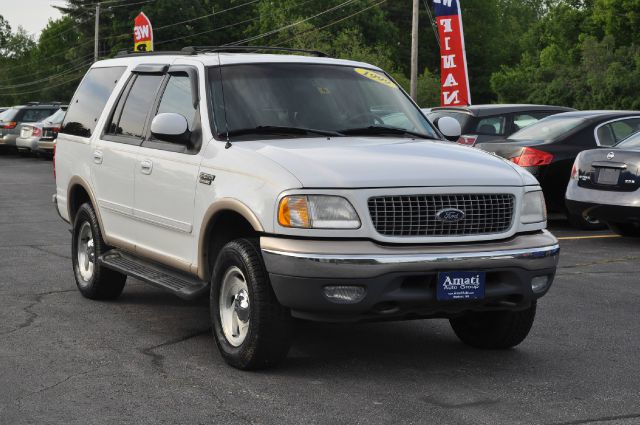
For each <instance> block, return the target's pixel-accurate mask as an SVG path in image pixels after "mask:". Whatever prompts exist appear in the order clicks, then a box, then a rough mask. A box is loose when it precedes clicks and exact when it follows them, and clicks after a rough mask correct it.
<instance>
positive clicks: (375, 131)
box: [340, 125, 432, 139]
mask: <svg viewBox="0 0 640 425" xmlns="http://www.w3.org/2000/svg"><path fill="white" fill-rule="evenodd" d="M340 133H342V134H346V135H348V136H356V135H358V136H360V135H362V136H378V135H383V134H393V135H405V136H412V137H419V138H421V139H431V138H432V137H429V136H427V135H426V134H421V133H416V132H415V131H409V130H405V129H403V128H398V127H384V126H377V125H372V126H369V127H361V128H348V129H346V130H340Z"/></svg>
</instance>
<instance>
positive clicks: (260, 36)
mask: <svg viewBox="0 0 640 425" xmlns="http://www.w3.org/2000/svg"><path fill="white" fill-rule="evenodd" d="M354 1H356V0H347V1H345V2H343V3H340V4H339V5H337V6H334V7H331V8H329V9H326V10H324V11H322V12H320V13H317V14H315V15H313V16H310V17H308V18H305V19H301V20H299V21H297V22H294V23H292V24H289V25H285V26H283V27H280V28H276V29H274V30H271V31H267V32H265V33H262V34H258V35H256V36H253V37H248V38H245V39H243V40H238V41H235V42H233V43H227V44H225V45H224V46H237V45H240V44H244V43H248V42H251V41H254V40H258V39H260V38H264V37H268V36H270V35H273V34H277V33H279V32H281V31H284V30H287V29H289V28H293V27H295V26H298V25H300V24H303V23H305V22H307V21H310V20H312V19H315V18H317V17H318V16H322V15H325V14H327V13H330V12H333V11H335V10H338V9H341V8H343V7H345V6H347V5H349V4H351V3H353V2H354Z"/></svg>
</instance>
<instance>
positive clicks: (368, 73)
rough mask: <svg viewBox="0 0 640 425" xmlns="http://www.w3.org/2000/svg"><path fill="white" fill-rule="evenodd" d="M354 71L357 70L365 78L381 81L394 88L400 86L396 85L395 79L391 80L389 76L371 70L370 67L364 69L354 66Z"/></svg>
mask: <svg viewBox="0 0 640 425" xmlns="http://www.w3.org/2000/svg"><path fill="white" fill-rule="evenodd" d="M354 71H356V72H357V73H358V74H360V75H362V76H363V77H365V78H368V79H370V80H373V81H375V82H376V83H380V84H382V85H385V86H387V87H391V88H392V89H397V88H398V86H396V85H395V83H394V82H393V81H391V80H390V79H388V78H387V77H385V76H384V75H382V74H380V73H378V72H375V71H371V70H369V69H364V68H354Z"/></svg>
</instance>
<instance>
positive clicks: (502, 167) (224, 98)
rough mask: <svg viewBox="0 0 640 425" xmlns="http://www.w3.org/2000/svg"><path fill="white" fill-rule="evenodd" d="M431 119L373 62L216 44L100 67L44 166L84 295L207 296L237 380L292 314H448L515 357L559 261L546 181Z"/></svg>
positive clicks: (260, 358)
mask: <svg viewBox="0 0 640 425" xmlns="http://www.w3.org/2000/svg"><path fill="white" fill-rule="evenodd" d="M440 126H441V129H442V132H440V131H439V130H437V129H436V128H434V127H433V126H432V125H431V124H430V123H429V122H428V120H427V119H426V118H425V116H424V115H423V114H422V113H421V112H420V110H419V108H418V107H417V106H416V105H415V104H414V103H413V102H412V101H411V100H410V98H409V97H408V96H407V94H406V93H405V92H404V91H403V90H402V89H401V88H400V87H399V86H398V85H396V83H394V82H393V81H392V79H391V78H390V77H389V76H388V75H387V74H386V73H385V72H384V71H382V70H380V69H379V68H377V67H375V66H372V65H369V64H366V63H359V62H352V61H347V60H338V59H332V58H327V57H321V56H318V57H316V56H314V55H308V56H301V55H278V54H248V53H247V54H245V53H238V52H224V51H220V49H215V48H209V49H193V48H191V49H185V51H184V54H154V55H144V54H137V55H135V54H134V55H124V56H120V57H117V58H115V59H110V60H104V61H100V62H97V63H95V64H94V65H93V66H92V67H91V69H90V70H89V71H88V73H87V75H86V76H85V77H84V79H83V81H82V82H81V83H80V86H79V87H78V89H77V91H76V94H75V96H74V98H73V100H72V102H71V104H70V107H69V109H68V111H67V115H66V118H65V120H64V123H63V127H62V129H61V132H60V135H59V137H58V144H57V155H56V159H55V167H56V168H55V169H56V171H57V175H56V184H57V192H56V194H55V196H54V202H55V205H56V209H57V210H58V212H59V214H60V215H61V217H62V218H63V219H64V220H65V221H67V222H69V223H70V224H71V226H72V228H73V237H72V253H73V255H72V258H73V269H74V273H75V279H76V282H77V285H78V288H79V290H80V292H81V293H82V294H83V295H84V296H86V297H88V298H91V299H106V298H116V297H118V296H119V295H120V294H121V292H122V291H123V288H124V285H125V280H126V277H127V276H133V277H135V278H139V279H141V280H143V281H146V282H148V283H151V284H154V285H157V286H160V287H162V288H165V289H167V290H169V291H171V292H173V293H175V294H177V295H179V296H182V297H184V298H194V297H197V296H200V295H202V294H208V295H209V296H210V301H211V321H212V328H213V333H214V337H215V341H216V343H217V345H218V347H219V349H220V351H221V353H222V356H223V357H224V359H225V360H226V361H227V362H228V363H230V364H231V365H233V366H235V367H238V368H241V369H255V368H261V367H267V366H270V365H273V364H275V363H277V362H278V361H280V360H281V359H283V358H284V357H285V356H286V353H287V350H288V348H289V344H290V341H291V336H292V323H293V322H292V317H296V318H302V319H308V320H318V321H333V322H335V321H371V320H403V319H418V318H435V317H438V318H449V319H450V321H451V324H452V327H453V329H454V331H455V332H456V334H457V335H458V336H459V337H460V338H461V339H462V341H464V342H465V343H467V344H470V345H472V346H475V347H481V348H509V347H512V346H515V345H517V344H519V343H520V342H521V341H523V340H524V339H525V337H526V336H527V334H528V332H529V330H530V328H531V325H532V323H533V320H534V316H535V311H536V301H537V300H538V299H539V298H540V297H542V296H543V295H544V294H545V293H546V292H547V291H548V289H549V287H550V285H551V283H552V281H553V278H554V274H555V271H556V266H557V262H558V252H559V248H558V242H557V240H556V239H555V238H554V237H553V236H552V235H551V234H550V233H548V232H547V231H546V230H545V226H546V212H545V207H544V200H543V196H542V192H541V189H540V186H539V185H538V182H537V181H536V180H535V179H534V178H533V177H532V176H531V175H530V174H529V173H528V172H526V171H524V170H522V169H521V168H519V167H517V166H515V165H514V164H511V163H509V162H508V161H505V160H503V159H500V158H497V157H495V156H492V155H489V154H486V153H484V152H481V151H478V150H471V149H468V148H465V147H461V146H457V145H454V144H450V143H445V142H444V141H443V139H444V137H443V133H446V134H447V136H448V137H450V138H453V139H457V137H459V135H460V127H459V125H457V123H456V122H455V121H453V122H450V121H448V120H441V121H440ZM456 133H457V134H456Z"/></svg>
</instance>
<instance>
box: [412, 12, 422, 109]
mask: <svg viewBox="0 0 640 425" xmlns="http://www.w3.org/2000/svg"><path fill="white" fill-rule="evenodd" d="M419 14H420V0H413V19H412V20H411V98H412V99H413V100H414V101H417V100H418V23H419V20H418V15H419Z"/></svg>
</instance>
